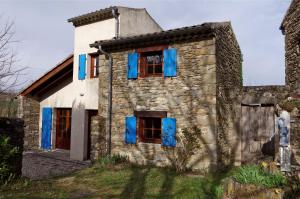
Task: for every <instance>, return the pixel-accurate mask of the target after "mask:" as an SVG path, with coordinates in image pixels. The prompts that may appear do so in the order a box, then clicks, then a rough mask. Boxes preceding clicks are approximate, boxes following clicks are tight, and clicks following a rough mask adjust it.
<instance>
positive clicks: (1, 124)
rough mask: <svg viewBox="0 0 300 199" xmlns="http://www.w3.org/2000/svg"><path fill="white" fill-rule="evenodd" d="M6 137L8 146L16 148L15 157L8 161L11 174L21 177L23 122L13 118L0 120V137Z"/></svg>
mask: <svg viewBox="0 0 300 199" xmlns="http://www.w3.org/2000/svg"><path fill="white" fill-rule="evenodd" d="M2 135H4V136H8V137H9V144H10V145H12V146H13V147H17V148H18V153H17V155H16V156H14V157H13V158H11V159H9V160H8V164H9V165H10V166H11V173H13V174H16V175H21V173H22V172H21V171H22V152H23V138H24V122H23V120H21V119H15V118H3V117H2V118H0V136H2Z"/></svg>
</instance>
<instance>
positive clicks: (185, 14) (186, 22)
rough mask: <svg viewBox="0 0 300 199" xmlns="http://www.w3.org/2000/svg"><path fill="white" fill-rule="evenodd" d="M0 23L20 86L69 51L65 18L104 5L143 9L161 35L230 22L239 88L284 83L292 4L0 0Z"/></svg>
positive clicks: (281, 0) (258, 0)
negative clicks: (10, 33) (9, 29)
mask: <svg viewBox="0 0 300 199" xmlns="http://www.w3.org/2000/svg"><path fill="white" fill-rule="evenodd" d="M0 2H1V7H0V14H1V15H2V18H1V22H0V23H1V24H2V25H3V23H4V20H11V21H14V24H15V25H14V29H15V32H16V34H15V39H16V40H17V41H18V43H17V44H15V45H14V46H13V48H14V51H16V52H17V55H18V59H19V62H18V63H17V65H16V67H27V69H26V71H24V72H23V74H22V76H21V77H20V79H19V81H20V82H22V86H21V87H24V86H26V85H28V84H29V83H31V82H32V81H34V80H36V79H37V78H39V77H40V76H41V75H43V74H44V73H45V72H47V71H48V70H50V69H51V68H53V67H54V66H55V65H56V64H57V63H59V62H60V61H61V60H62V59H64V58H65V57H67V56H68V55H70V54H71V53H72V51H73V43H74V42H73V41H74V27H73V25H72V24H71V23H68V22H67V19H69V18H72V17H74V16H78V15H81V14H85V13H88V12H92V11H95V10H98V9H102V8H106V7H109V6H114V5H116V6H127V7H134V8H146V9H147V11H148V12H149V14H150V15H151V16H152V17H153V18H154V19H155V20H156V21H157V22H158V23H159V24H160V25H161V27H162V28H163V29H164V30H167V29H173V28H179V27H184V26H191V25H197V24H202V23H205V22H221V21H231V23H232V26H233V30H234V32H235V34H236V37H237V40H238V42H239V45H240V47H241V50H242V54H243V81H244V82H243V83H244V85H250V86H255V85H282V84H284V82H285V80H284V77H285V75H284V70H285V68H284V65H285V62H284V35H282V33H281V31H280V30H279V27H280V24H281V22H282V19H283V17H284V15H285V13H286V11H287V9H288V7H289V5H290V3H291V0H111V1H108V0H97V1H96V0H0Z"/></svg>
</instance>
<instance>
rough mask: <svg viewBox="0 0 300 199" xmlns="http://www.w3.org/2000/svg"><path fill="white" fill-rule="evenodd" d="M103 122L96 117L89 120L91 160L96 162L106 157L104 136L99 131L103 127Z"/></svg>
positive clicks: (101, 131) (103, 133)
mask: <svg viewBox="0 0 300 199" xmlns="http://www.w3.org/2000/svg"><path fill="white" fill-rule="evenodd" d="M104 121H105V120H103V119H101V117H100V116H98V115H97V116H93V117H92V118H91V151H90V154H91V155H90V158H91V160H96V159H98V158H100V157H103V156H105V155H106V152H107V151H106V136H105V132H103V130H102V129H101V127H103V126H105V124H103V122H104Z"/></svg>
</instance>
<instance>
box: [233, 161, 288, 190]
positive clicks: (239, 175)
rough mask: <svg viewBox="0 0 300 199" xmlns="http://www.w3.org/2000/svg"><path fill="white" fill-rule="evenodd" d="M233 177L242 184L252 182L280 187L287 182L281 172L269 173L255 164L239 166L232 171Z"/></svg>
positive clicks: (267, 186) (269, 186) (270, 186)
mask: <svg viewBox="0 0 300 199" xmlns="http://www.w3.org/2000/svg"><path fill="white" fill-rule="evenodd" d="M233 179H234V180H235V181H237V182H239V183H242V184H254V185H257V186H262V187H266V188H272V187H281V186H285V185H286V184H287V180H286V178H285V177H284V176H283V174H282V173H281V172H279V171H278V172H276V173H273V174H271V173H268V172H267V171H264V170H263V169H262V168H261V167H259V166H255V165H245V166H241V167H239V168H238V169H237V170H236V171H235V172H234V174H233Z"/></svg>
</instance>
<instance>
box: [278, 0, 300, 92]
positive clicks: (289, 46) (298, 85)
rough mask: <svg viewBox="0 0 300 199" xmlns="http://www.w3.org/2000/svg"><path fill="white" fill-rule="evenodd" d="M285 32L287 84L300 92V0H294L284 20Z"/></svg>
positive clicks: (283, 28)
mask: <svg viewBox="0 0 300 199" xmlns="http://www.w3.org/2000/svg"><path fill="white" fill-rule="evenodd" d="M281 29H282V31H283V33H284V34H285V61H286V64H285V66H286V69H285V73H286V84H287V85H288V86H290V89H291V92H295V91H297V92H298V93H299V94H300V78H299V74H300V0H293V1H292V4H291V5H290V8H289V10H288V11H287V14H286V16H285V18H284V20H283V22H282V26H281Z"/></svg>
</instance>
